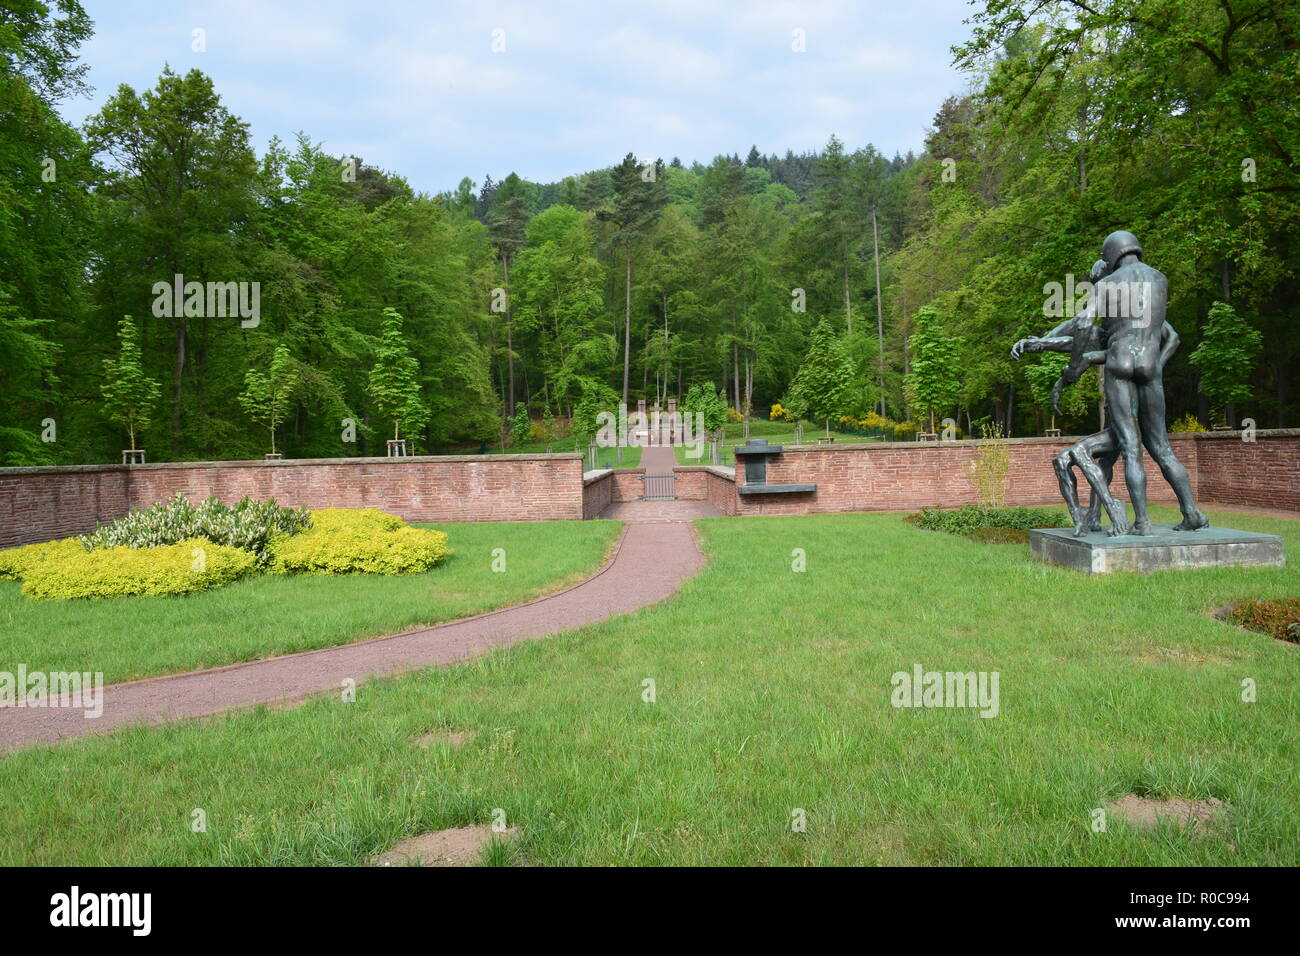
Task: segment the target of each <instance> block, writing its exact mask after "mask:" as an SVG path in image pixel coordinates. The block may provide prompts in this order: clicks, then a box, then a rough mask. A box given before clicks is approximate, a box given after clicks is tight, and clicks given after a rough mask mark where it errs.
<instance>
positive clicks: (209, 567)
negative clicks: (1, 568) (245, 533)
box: [23, 538, 257, 599]
mask: <svg viewBox="0 0 1300 956" xmlns="http://www.w3.org/2000/svg"><path fill="white" fill-rule="evenodd" d="M59 543H60V544H62V543H63V542H59ZM256 565H257V558H256V557H255V556H254V555H253V554H251V553H250V552H248V551H245V550H243V549H241V548H231V547H227V546H225V545H220V544H215V543H213V542H212V541H209V540H208V539H206V538H189V539H186V540H184V541H178V542H176V543H175V544H169V545H161V546H159V547H155V548H96V549H95V550H93V551H86V550H84V549H82V548H80V547H78V548H66V547H64V548H59V549H51V550H49V551H47V552H46V555H45V557H44V559H43V560H39V561H34V562H31V563H29V564H27V565H26V566H25V568H24V569H23V593H24V594H26V595H28V596H29V597H33V598H40V599H52V598H91V597H126V596H129V595H137V594H193V593H195V592H196V591H208V590H211V589H212V588H217V587H221V586H222V585H223V584H229V583H230V582H231V581H234V580H236V579H237V578H240V577H243V576H244V575H245V574H247V573H249V572H250V571H252V570H253V569H254V568H255V567H256Z"/></svg>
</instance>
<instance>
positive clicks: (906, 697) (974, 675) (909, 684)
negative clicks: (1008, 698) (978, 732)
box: [889, 664, 1001, 717]
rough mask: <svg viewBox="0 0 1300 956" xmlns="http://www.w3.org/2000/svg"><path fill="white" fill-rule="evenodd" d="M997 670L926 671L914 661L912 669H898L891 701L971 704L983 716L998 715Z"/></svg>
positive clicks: (910, 704)
mask: <svg viewBox="0 0 1300 956" xmlns="http://www.w3.org/2000/svg"><path fill="white" fill-rule="evenodd" d="M1000 676H1001V675H1000V673H999V672H998V671H978V672H977V671H927V670H925V669H924V668H922V667H921V665H920V664H913V665H912V669H911V671H895V672H894V675H893V676H892V677H891V678H890V679H889V683H890V684H891V685H892V686H893V688H894V690H893V693H892V694H890V697H889V702H890V703H891V704H892V705H893V706H895V707H972V708H978V709H979V712H980V716H981V717H996V716H997V715H998V713H999V712H1000V710H1001V705H1000V703H999V698H998V679H999V677H1000Z"/></svg>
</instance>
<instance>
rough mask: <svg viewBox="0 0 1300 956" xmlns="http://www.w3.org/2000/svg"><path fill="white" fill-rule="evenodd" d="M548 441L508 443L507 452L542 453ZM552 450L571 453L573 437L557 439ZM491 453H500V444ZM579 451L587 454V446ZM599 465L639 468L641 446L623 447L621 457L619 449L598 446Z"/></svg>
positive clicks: (587, 465)
mask: <svg viewBox="0 0 1300 956" xmlns="http://www.w3.org/2000/svg"><path fill="white" fill-rule="evenodd" d="M547 447H548V446H547V444H546V442H522V443H520V444H518V445H507V446H506V450H505V453H506V454H507V455H540V454H543V453H545V452H546V450H547ZM549 447H550V450H551V451H553V452H555V453H556V454H559V453H561V452H564V453H571V452H572V451H573V450H574V444H573V439H572V438H567V439H564V440H563V441H556V442H552V443H551V444H550V446H549ZM489 451H490V453H491V454H498V453H500V451H501V448H500V446H493V447H492V448H491V449H489ZM578 453H579V454H581V455H584V456H585V455H586V454H587V446H586V445H580V446H579V447H578ZM597 454H598V465H599V467H601V468H639V467H640V466H641V447H640V446H639V445H629V446H628V447H626V448H624V449H623V454H622V457H621V458H620V457H619V455H618V453H617V450H616V449H613V448H597ZM582 467H583V468H584V469H585V468H589V467H590V463H589V462H587V461H586V459H585V458H584V459H583V463H582Z"/></svg>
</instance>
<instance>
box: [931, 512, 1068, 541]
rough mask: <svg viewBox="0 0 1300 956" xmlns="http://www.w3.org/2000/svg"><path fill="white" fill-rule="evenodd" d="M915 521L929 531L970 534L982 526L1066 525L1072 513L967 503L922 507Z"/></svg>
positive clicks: (1021, 528)
mask: <svg viewBox="0 0 1300 956" xmlns="http://www.w3.org/2000/svg"><path fill="white" fill-rule="evenodd" d="M913 524H915V525H916V526H917V527H918V528H924V529H925V530H926V531H946V532H948V533H949V534H962V535H969V534H973V533H974V532H976V531H978V530H979V529H981V528H1002V529H1007V530H1012V531H1031V530H1033V529H1034V528H1065V527H1068V526H1069V524H1070V521H1069V515H1067V514H1066V513H1065V511H1064V510H1062V509H1060V508H996V507H994V508H990V507H984V506H977V505H967V506H966V507H964V508H956V509H950V510H945V509H943V508H922V509H921V511H920V512H919V513H918V514H917V515H915V516H913Z"/></svg>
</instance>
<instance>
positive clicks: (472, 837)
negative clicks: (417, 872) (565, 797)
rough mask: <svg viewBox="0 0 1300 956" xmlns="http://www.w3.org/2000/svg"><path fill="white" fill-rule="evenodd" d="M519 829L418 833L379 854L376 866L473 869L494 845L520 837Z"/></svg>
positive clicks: (479, 829) (476, 828)
mask: <svg viewBox="0 0 1300 956" xmlns="http://www.w3.org/2000/svg"><path fill="white" fill-rule="evenodd" d="M519 832H520V831H519V828H518V827H510V828H509V829H506V830H504V831H502V832H500V833H496V832H494V831H493V830H492V828H491V827H490V826H486V825H480V826H472V827H452V828H451V829H449V830H434V831H432V832H430V833H420V834H417V835H416V836H413V837H408V838H407V839H405V840H399V841H397V843H395V844H393V848H392V849H391V850H389V851H388V852H386V853H383V854H380V856H379V858H378V859H377V860H376V861H375V865H376V866H475V865H476V864H478V863H480V862H481V861H482V859H483V854H484V851H485V850H486V849H487V847H488V846H489V845H490V844H491V843H492V842H493V841H494V840H496V841H499V842H503V843H505V842H509V841H510V840H513V839H514V838H515V837H517V836H518V835H519Z"/></svg>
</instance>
